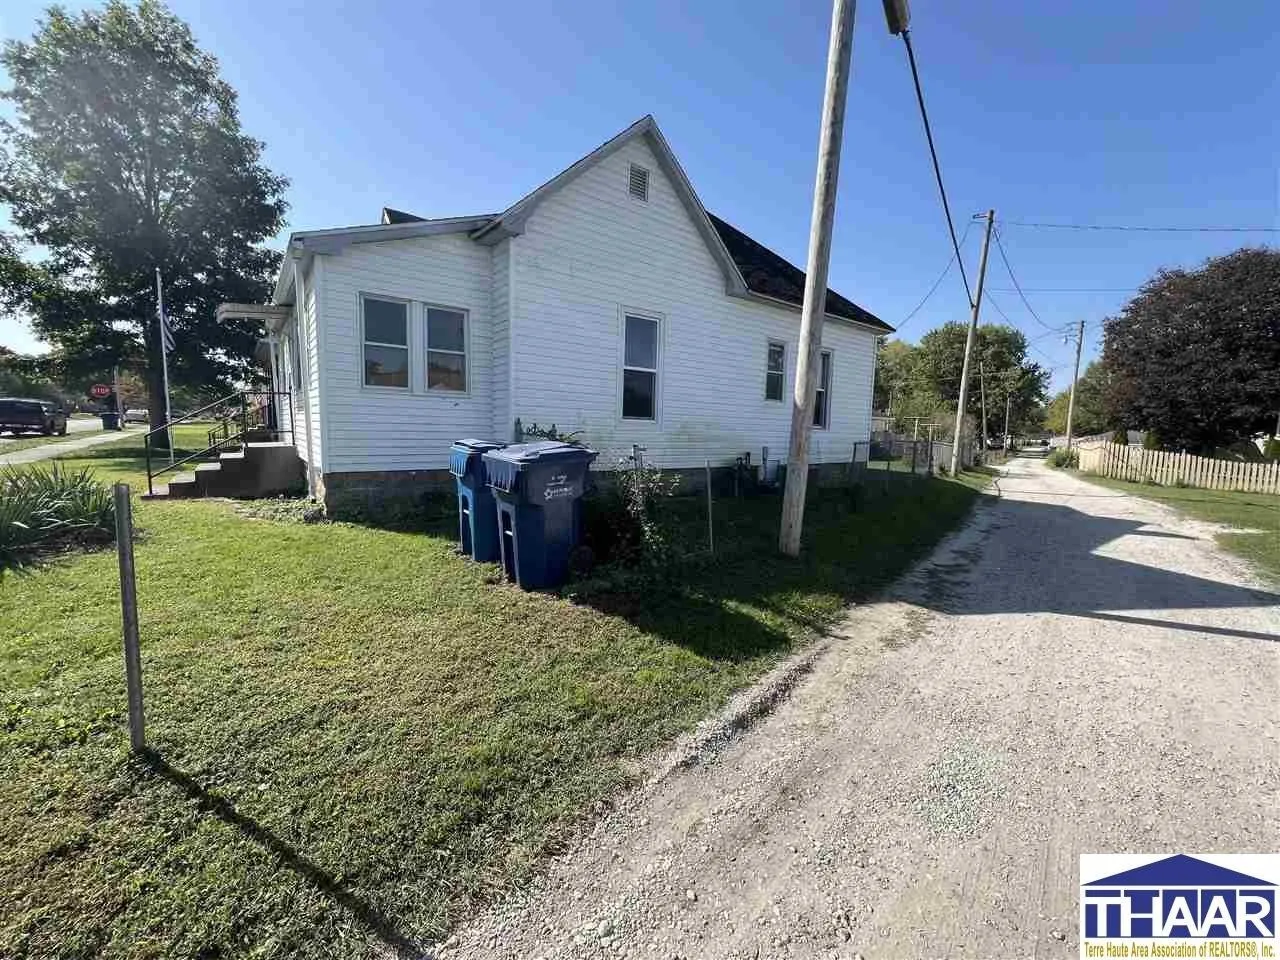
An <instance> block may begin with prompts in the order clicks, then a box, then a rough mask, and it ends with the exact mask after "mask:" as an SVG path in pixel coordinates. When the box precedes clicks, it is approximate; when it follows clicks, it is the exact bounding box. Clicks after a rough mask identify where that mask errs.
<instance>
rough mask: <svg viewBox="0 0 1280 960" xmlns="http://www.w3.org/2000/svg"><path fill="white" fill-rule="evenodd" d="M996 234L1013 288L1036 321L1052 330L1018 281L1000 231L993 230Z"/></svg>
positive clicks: (1001, 256) (1001, 257)
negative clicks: (1005, 250) (1032, 304)
mask: <svg viewBox="0 0 1280 960" xmlns="http://www.w3.org/2000/svg"><path fill="white" fill-rule="evenodd" d="M993 232H994V233H995V235H996V249H997V250H999V251H1000V259H1001V260H1003V261H1004V268H1005V270H1006V271H1007V272H1008V274H1009V279H1010V280H1012V281H1013V289H1015V290H1017V291H1018V296H1019V297H1021V298H1022V305H1023V306H1024V307H1026V308H1027V312H1028V313H1029V314H1031V316H1033V317H1034V318H1035V321H1036V323H1038V324H1040V326H1042V327H1044V328H1045V329H1046V330H1052V329H1053V327H1051V326H1049V324H1047V323H1045V322H1044V321H1043V320H1041V319H1040V314H1038V313H1036V312H1035V310H1034V309H1033V308H1032V306H1031V302H1030V301H1029V300H1027V295H1026V294H1025V293H1023V292H1022V285H1021V284H1019V283H1018V278H1017V277H1015V276H1014V275H1013V267H1011V266H1009V257H1008V255H1007V254H1006V253H1005V252H1004V242H1003V241H1002V240H1001V239H1000V231H999V230H995V231H993Z"/></svg>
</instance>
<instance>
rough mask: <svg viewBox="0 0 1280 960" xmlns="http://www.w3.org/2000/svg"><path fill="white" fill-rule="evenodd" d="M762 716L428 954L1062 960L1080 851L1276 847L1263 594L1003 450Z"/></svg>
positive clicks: (1136, 508) (1118, 505)
mask: <svg viewBox="0 0 1280 960" xmlns="http://www.w3.org/2000/svg"><path fill="white" fill-rule="evenodd" d="M998 488H999V493H1000V498H999V499H995V498H992V499H990V500H989V502H988V503H987V504H986V505H985V506H983V507H981V508H980V509H979V510H978V512H977V513H976V514H975V516H974V518H973V520H972V521H971V522H970V523H969V524H968V526H967V527H966V528H965V529H964V530H962V531H960V532H959V533H957V534H956V535H954V536H953V537H952V538H950V539H949V540H948V541H947V542H946V543H945V544H943V545H942V546H941V547H940V548H939V550H938V551H937V552H936V553H935V555H934V556H933V557H932V558H931V559H930V560H929V562H927V563H926V564H924V565H923V566H922V567H920V568H918V569H917V570H916V571H915V572H914V573H913V574H912V575H911V576H910V577H908V578H907V579H906V580H904V581H902V582H901V583H900V584H899V585H898V586H897V587H896V588H895V590H894V591H893V593H892V594H891V595H890V596H888V597H886V599H885V600H884V601H882V602H879V603H875V604H870V605H867V606H865V607H859V608H856V609H854V610H852V611H851V612H850V616H849V618H848V619H847V621H846V622H845V623H844V624H843V626H842V628H841V629H840V630H839V631H838V635H837V636H834V637H832V638H831V639H830V641H829V642H828V643H827V644H826V645H825V647H824V648H822V652H821V653H820V654H819V656H818V657H817V658H816V660H815V661H814V662H813V664H812V671H811V672H810V673H809V674H808V675H807V676H806V677H804V678H803V679H802V680H801V681H800V682H799V683H798V685H797V686H796V687H795V688H794V689H793V690H792V692H791V694H790V696H789V697H788V698H787V699H785V700H784V701H783V702H782V703H781V705H780V706H779V707H778V709H776V710H775V711H774V712H773V713H771V714H770V715H769V716H767V717H766V718H764V719H762V720H760V721H759V722H758V723H757V724H756V725H755V726H754V727H753V728H751V729H750V730H749V731H747V732H746V733H744V734H743V735H741V736H740V737H738V738H736V739H733V740H731V741H730V742H728V743H727V744H725V745H723V746H722V747H721V748H720V749H719V750H716V751H714V752H704V755H703V756H702V757H701V759H700V760H698V761H697V762H694V763H692V764H689V765H686V766H682V767H679V768H677V769H675V771H674V772H672V773H670V775H667V776H663V777H661V778H658V779H656V780H655V781H654V782H651V783H650V784H649V785H647V786H645V787H643V788H641V789H638V790H636V791H634V792H633V793H632V794H630V795H628V796H627V797H625V798H623V799H622V800H621V801H620V804H619V806H618V807H617V808H616V809H615V810H614V811H613V812H611V813H609V814H608V815H606V816H605V817H603V818H602V819H601V820H600V821H599V822H598V823H597V824H596V825H595V827H594V830H593V831H592V832H591V833H590V834H589V835H586V836H583V837H581V838H580V839H579V840H577V841H575V842H574V844H573V845H571V847H570V849H568V850H567V851H566V852H565V853H564V854H563V855H562V856H560V857H557V858H556V859H555V860H553V861H552V862H551V863H550V864H548V866H547V869H546V871H545V873H544V875H543V876H542V877H541V878H540V879H539V880H538V881H537V882H536V883H535V884H534V885H533V887H532V888H531V889H530V890H529V891H527V893H526V894H524V895H523V896H522V897H521V898H519V899H518V900H516V901H514V902H508V903H506V904H504V905H501V906H499V907H497V908H495V909H494V910H493V911H491V912H490V913H489V914H487V915H485V916H482V917H479V918H477V920H476V921H475V922H474V923H473V924H472V925H470V926H468V927H467V928H465V929H463V930H460V931H459V932H458V935H457V936H456V937H455V938H454V939H452V940H451V941H449V943H448V944H447V946H446V948H445V949H443V950H442V951H441V956H443V957H519V958H522V960H523V958H536V957H546V958H551V957H601V956H606V957H607V956H627V957H646V958H648V957H657V958H663V960H671V958H674V957H686V958H690V960H693V958H704V957H705V958H717V957H725V958H729V957H733V958H766V957H850V958H852V957H855V956H859V955H861V956H862V957H865V958H868V960H871V958H878V957H922V956H943V955H946V956H972V957H1013V956H1044V957H1074V956H1076V955H1078V950H1079V947H1078V944H1077V939H1076V928H1077V919H1076V917H1077V910H1078V904H1077V899H1076V895H1075V889H1076V885H1077V883H1078V882H1079V880H1078V877H1077V872H1078V868H1077V856H1078V855H1079V854H1081V853H1096V852H1134V853H1148V852H1149V853H1160V852H1170V853H1172V852H1190V853H1197V852H1199V853H1210V852H1257V853H1261V852H1271V851H1275V850H1277V849H1280V821H1278V814H1277V811H1278V810H1280V806H1278V803H1277V801H1278V799H1280V797H1278V793H1277V785H1278V784H1280V739H1278V733H1277V722H1276V717H1277V710H1276V707H1275V704H1276V698H1277V697H1278V696H1280V642H1278V641H1280V594H1278V593H1277V592H1275V587H1274V586H1272V587H1270V588H1268V587H1267V586H1266V585H1264V584H1263V583H1261V582H1259V581H1258V580H1255V579H1252V578H1251V576H1250V574H1249V572H1248V571H1247V569H1246V568H1245V567H1244V566H1243V565H1242V563H1241V562H1240V561H1237V560H1235V559H1233V558H1231V557H1229V556H1227V555H1225V554H1224V553H1223V552H1222V551H1221V550H1219V549H1218V548H1217V546H1216V545H1215V544H1214V543H1213V540H1212V532H1213V530H1212V528H1211V527H1209V526H1207V525H1205V524H1202V523H1199V522H1195V521H1190V520H1184V519H1181V518H1179V517H1177V516H1176V515H1175V514H1173V513H1172V512H1171V511H1170V510H1168V509H1167V508H1165V507H1163V506H1161V505H1158V504H1154V503H1150V502H1147V501H1142V500H1138V499H1136V498H1133V497H1128V496H1125V495H1123V494H1113V493H1111V492H1109V491H1106V490H1103V489H1101V488H1098V487H1095V486H1092V485H1090V484H1088V483H1085V482H1084V481H1081V480H1078V479H1076V478H1074V477H1072V476H1069V475H1066V474H1063V473H1059V472H1055V471H1052V470H1050V469H1048V468H1047V467H1046V466H1045V465H1044V464H1043V463H1041V462H1029V461H1014V462H1013V464H1012V465H1011V466H1010V467H1009V468H1008V470H1007V471H1006V475H1005V476H1004V477H1003V478H1001V480H1000V481H999V483H998Z"/></svg>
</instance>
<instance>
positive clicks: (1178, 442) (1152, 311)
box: [1103, 248, 1280, 451]
mask: <svg viewBox="0 0 1280 960" xmlns="http://www.w3.org/2000/svg"><path fill="white" fill-rule="evenodd" d="M1103 358H1104V360H1105V363H1106V366H1107V369H1108V370H1109V371H1110V373H1111V383H1110V385H1109V387H1108V405H1109V407H1110V409H1111V412H1112V414H1113V416H1114V418H1115V420H1116V421H1117V424H1118V425H1121V426H1125V427H1129V428H1138V429H1144V430H1147V431H1149V432H1150V433H1151V434H1152V435H1154V436H1158V437H1159V438H1160V442H1161V443H1162V444H1163V445H1165V446H1167V447H1169V448H1172V449H1189V450H1195V451H1207V450H1212V449H1213V448H1214V447H1225V446H1229V445H1230V444H1231V443H1232V442H1233V441H1236V440H1240V439H1247V438H1249V437H1251V436H1252V435H1253V434H1255V433H1260V432H1267V433H1270V432H1272V431H1274V429H1275V425H1276V415H1277V413H1278V412H1280V410H1278V409H1277V408H1278V407H1280V251H1276V250H1270V249H1267V248H1256V249H1250V248H1246V249H1242V250H1237V251H1236V252H1235V253H1231V254H1227V255H1226V256H1222V257H1216V258H1214V259H1211V260H1208V261H1206V262H1205V264H1204V266H1203V267H1201V268H1200V269H1198V270H1191V271H1188V270H1162V271H1160V272H1159V273H1157V274H1156V276H1155V277H1153V278H1152V279H1151V280H1149V281H1148V282H1147V283H1146V284H1145V285H1144V286H1143V288H1142V290H1141V292H1140V293H1139V294H1138V295H1137V296H1136V297H1134V298H1133V300H1131V301H1130V302H1129V303H1128V304H1127V305H1126V306H1125V307H1124V309H1123V310H1122V311H1121V313H1120V315H1119V316H1117V317H1109V318H1107V320H1106V321H1105V326H1104V345H1103Z"/></svg>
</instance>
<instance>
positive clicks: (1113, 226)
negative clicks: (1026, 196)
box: [1000, 220, 1280, 233]
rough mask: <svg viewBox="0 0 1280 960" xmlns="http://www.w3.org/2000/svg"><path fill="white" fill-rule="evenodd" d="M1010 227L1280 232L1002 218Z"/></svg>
mask: <svg viewBox="0 0 1280 960" xmlns="http://www.w3.org/2000/svg"><path fill="white" fill-rule="evenodd" d="M1000 222H1001V223H1003V224H1007V225H1008V226H1010V227H1032V228H1035V229H1039V230H1129V231H1134V232H1137V233H1280V227H1152V226H1136V225H1121V224H1100V223H1037V222H1033V221H1027V220H1001V221H1000Z"/></svg>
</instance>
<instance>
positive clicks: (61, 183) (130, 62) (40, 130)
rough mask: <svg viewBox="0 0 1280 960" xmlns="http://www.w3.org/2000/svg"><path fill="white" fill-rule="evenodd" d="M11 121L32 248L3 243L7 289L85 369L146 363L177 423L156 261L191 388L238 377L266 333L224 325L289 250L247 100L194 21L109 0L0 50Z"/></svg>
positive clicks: (15, 180) (21, 225)
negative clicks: (164, 373) (34, 252)
mask: <svg viewBox="0 0 1280 960" xmlns="http://www.w3.org/2000/svg"><path fill="white" fill-rule="evenodd" d="M0 64H3V66H4V68H5V69H6V70H7V72H8V75H9V77H10V79H11V81H12V84H13V86H12V87H11V88H10V89H8V90H5V91H3V93H2V94H0V95H2V96H3V97H4V98H5V99H7V100H9V101H11V103H12V105H13V108H14V113H15V121H14V122H13V123H8V122H6V123H4V124H3V125H2V126H0V137H2V138H3V145H4V156H3V158H2V159H3V161H4V164H5V170H4V176H3V179H2V180H0V201H3V202H4V203H6V204H8V206H9V210H10V217H11V219H12V221H13V223H14V225H15V226H16V227H17V228H18V230H19V231H20V233H21V238H22V240H23V241H25V242H26V243H28V244H32V245H39V246H41V247H43V248H45V249H46V250H47V251H48V255H47V257H46V258H45V259H44V260H42V261H40V262H38V263H33V262H29V260H27V259H23V258H22V256H21V253H22V252H21V251H19V250H17V249H16V247H15V245H14V244H12V243H7V244H0V287H3V296H4V298H5V300H6V301H7V302H8V303H9V304H10V305H11V306H16V307H17V308H18V309H21V310H22V311H24V312H25V313H27V314H28V315H29V316H30V318H31V322H32V326H33V328H34V329H35V331H36V333H37V335H38V336H40V337H41V338H42V339H44V340H46V341H49V342H50V343H51V344H52V345H53V346H54V348H55V349H56V350H58V351H59V352H60V353H61V354H62V356H63V357H64V359H65V362H66V363H67V364H69V365H71V366H74V367H76V368H78V369H80V370H81V371H82V372H86V373H87V372H89V371H96V370H101V369H104V368H107V369H109V368H110V367H111V365H112V364H113V363H116V362H120V363H124V364H133V365H135V366H136V367H137V368H139V369H145V371H146V374H147V378H148V381H149V388H150V390H149V392H150V408H151V417H152V423H153V424H155V425H159V424H160V423H162V422H163V400H162V395H161V389H160V384H159V378H160V372H159V371H160V360H161V357H160V352H159V350H160V346H159V340H158V337H157V330H156V324H155V319H154V318H155V306H156V304H155V271H156V268H159V269H160V271H161V273H162V275H163V276H164V279H165V307H166V312H167V313H168V314H169V316H170V320H171V323H172V325H173V328H174V335H175V345H176V349H175V352H174V353H173V354H171V355H170V358H169V363H170V377H171V380H173V381H174V382H175V383H177V384H186V385H189V386H195V387H208V386H210V385H217V386H219V387H222V388H226V387H229V386H230V385H231V384H233V383H234V382H236V381H237V380H238V379H239V378H241V377H243V376H244V375H245V371H246V369H247V367H248V365H249V363H250V360H251V357H252V350H253V343H254V337H255V332H256V331H255V329H254V326H253V324H252V323H249V322H247V321H239V322H229V323H218V322H216V320H215V318H214V311H215V309H216V307H217V305H218V303H220V302H222V301H255V300H261V299H263V298H264V297H265V296H266V294H267V292H268V290H269V286H268V284H269V282H270V280H271V278H272V275H273V273H274V271H275V269H276V267H277V265H278V263H279V255H278V254H276V253H274V252H272V251H270V250H267V249H265V248H263V247H262V246H260V244H261V243H262V242H263V241H264V240H266V239H267V238H269V237H271V236H272V235H274V234H275V233H277V232H278V231H279V230H280V228H281V225H282V222H283V216H284V212H285V209H286V204H285V202H284V200H283V198H282V193H283V191H284V188H285V186H286V185H287V181H285V180H284V179H282V178H281V177H278V176H276V175H275V174H273V173H272V172H271V171H269V170H268V169H267V168H266V167H265V166H264V165H263V164H262V163H261V161H260V158H261V154H262V147H263V145H262V143H260V142H259V141H257V140H254V139H252V138H250V137H248V136H246V135H245V134H244V133H242V132H241V129H240V120H239V116H238V112H237V106H236V94H235V91H233V90H232V89H231V87H230V86H229V85H228V84H227V83H226V82H225V81H223V80H222V79H221V78H220V77H219V75H218V64H217V61H216V60H215V59H214V58H213V57H211V56H209V55H208V54H206V53H204V52H202V51H201V50H200V49H199V48H198V47H197V46H196V43H195V40H194V38H193V37H192V35H191V31H190V30H189V29H188V27H187V26H186V24H185V23H183V22H182V21H181V20H179V19H178V18H177V17H175V16H173V15H172V14H170V13H169V12H168V11H167V10H166V9H165V8H164V7H163V6H162V5H160V4H159V3H157V2H154V0H140V2H139V3H138V5H137V6H136V7H131V6H129V5H128V4H126V3H124V2H122V0H112V2H110V3H108V4H107V6H106V7H104V8H103V9H101V10H93V11H88V12H85V13H82V14H79V15H78V16H72V15H70V14H68V13H66V12H65V11H63V10H62V9H60V8H58V7H53V8H51V9H50V10H49V11H48V13H47V15H46V19H45V20H44V21H43V22H41V24H40V25H39V28H38V30H37V32H36V35H35V37H34V38H33V39H32V40H31V41H30V42H29V43H24V42H16V41H10V42H8V43H6V44H5V46H4V49H3V53H0Z"/></svg>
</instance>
